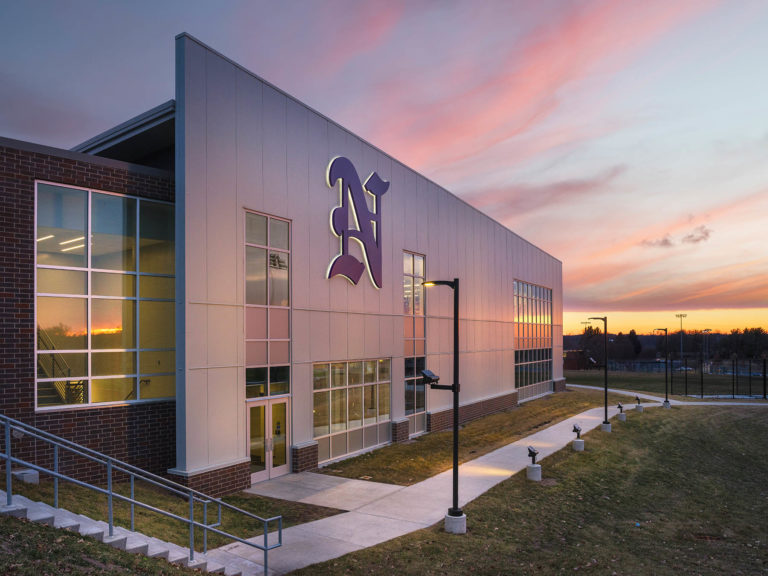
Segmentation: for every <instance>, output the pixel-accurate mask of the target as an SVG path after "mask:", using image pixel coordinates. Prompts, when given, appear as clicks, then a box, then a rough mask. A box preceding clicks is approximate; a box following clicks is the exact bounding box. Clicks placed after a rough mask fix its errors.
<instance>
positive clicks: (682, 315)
mask: <svg viewBox="0 0 768 576" xmlns="http://www.w3.org/2000/svg"><path fill="white" fill-rule="evenodd" d="M687 316H688V314H675V317H676V318H680V362H682V361H683V318H685V317H687Z"/></svg>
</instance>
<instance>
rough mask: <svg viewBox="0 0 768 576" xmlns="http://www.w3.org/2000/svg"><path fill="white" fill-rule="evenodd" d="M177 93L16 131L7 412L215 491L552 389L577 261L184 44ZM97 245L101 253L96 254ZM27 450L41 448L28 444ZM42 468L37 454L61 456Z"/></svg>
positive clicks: (3, 177)
mask: <svg viewBox="0 0 768 576" xmlns="http://www.w3.org/2000/svg"><path fill="white" fill-rule="evenodd" d="M176 51H177V52H176V97H175V100H174V101H171V102H168V103H166V104H164V105H161V106H159V107H157V108H155V109H153V110H150V111H148V112H147V113H145V114H142V115H141V116H139V117H137V118H134V119H132V120H129V121H128V122H126V123H124V124H122V125H120V126H118V127H116V128H114V129H113V130H110V131H108V132H106V133H104V134H101V135H99V136H96V137H95V138H92V139H91V140H89V141H87V142H85V143H83V144H82V145H80V146H78V147H76V148H75V149H74V150H72V151H65V150H59V149H53V148H48V147H45V146H40V145H36V144H28V143H23V142H18V141H12V140H7V139H0V187H2V199H0V205H1V206H2V210H3V215H4V216H3V226H2V243H3V248H4V249H3V255H2V256H1V257H0V274H2V278H3V284H4V289H3V291H2V293H0V306H2V317H0V338H2V339H3V342H4V345H3V347H2V352H1V354H2V358H1V359H0V364H2V366H3V368H2V374H3V380H2V386H3V392H2V397H1V399H0V410H2V412H3V413H6V414H8V415H10V416H13V417H16V418H20V419H23V420H25V421H28V422H31V423H34V424H36V425H37V426H39V427H42V428H44V429H46V430H49V431H51V432H53V433H57V434H60V435H63V436H65V437H68V438H70V439H72V440H74V441H77V442H82V443H85V444H86V445H89V446H91V447H93V448H94V449H97V450H101V451H104V452H107V453H109V454H110V455H114V456H115V457H117V458H122V459H126V460H128V461H130V462H132V463H136V464H137V465H140V466H145V467H148V468H150V469H151V470H153V471H156V472H161V473H169V474H170V475H171V476H172V477H174V478H175V479H178V480H179V481H181V482H183V483H186V484H188V485H191V486H194V487H196V488H199V489H202V490H206V491H209V492H212V493H223V492H226V491H230V490H234V489H237V488H241V487H244V486H246V485H248V484H249V483H250V482H255V481H260V480H263V479H267V478H270V477H275V476H278V475H281V474H285V473H289V472H291V471H293V472H297V471H302V470H307V469H312V468H315V467H317V466H318V465H322V464H323V463H325V462H329V461H333V460H334V459H338V458H343V457H346V456H348V455H350V454H354V453H358V452H360V451H364V450H368V449H372V448H374V447H376V446H380V445H383V444H387V443H390V442H399V441H403V440H406V439H407V438H408V437H409V436H412V435H416V434H420V433H423V432H427V431H432V430H439V429H444V428H447V427H450V425H451V421H452V396H451V393H450V392H447V391H437V390H428V389H427V388H426V387H425V385H424V383H423V381H422V379H421V378H420V371H421V370H422V369H424V368H427V367H428V368H429V369H430V370H432V371H433V372H435V373H437V374H439V375H440V376H441V380H442V381H443V382H451V381H452V379H453V375H452V374H451V370H452V351H453V342H452V334H453V332H452V322H453V308H452V302H453V296H452V293H451V290H450V289H449V288H446V287H435V288H430V289H429V290H428V291H429V294H428V295H427V294H426V292H425V288H424V287H423V286H422V282H423V281H424V280H425V279H433V280H435V279H452V278H454V277H456V278H460V280H461V301H460V319H461V337H460V348H461V384H462V387H461V410H460V418H461V419H462V420H468V419H471V418H475V417H479V416H481V415H484V414H488V413H491V412H494V411H498V410H502V409H505V408H508V407H511V406H514V405H516V404H517V403H518V402H520V401H523V400H525V399H529V398H532V397H536V396H538V395H541V394H545V393H549V392H552V391H554V390H557V389H558V388H559V387H560V386H562V385H563V383H564V381H563V378H562V361H561V359H562V356H563V354H562V266H561V263H560V262H559V261H558V260H557V259H555V258H554V257H552V256H550V255H549V254H547V253H545V252H544V251H542V250H541V249H539V248H537V247H536V246H533V245H532V244H530V243H529V242H527V241H525V240H524V239H522V238H520V237H519V236H517V235H515V234H514V233H513V232H511V231H509V230H508V229H506V228H504V227H503V226H502V225H500V224H498V223H497V222H495V221H494V220H492V219H491V218H489V217H488V216H486V215H484V214H482V213H480V212H479V211H477V210H475V209H474V208H472V207H471V206H469V205H468V204H466V203H465V202H463V201H462V200H460V199H459V198H457V197H455V196H453V195H451V194H450V193H449V192H447V191H446V190H444V189H443V188H441V187H440V186H438V185H437V184H435V183H433V182H431V181H429V180H428V179H427V178H425V177H423V176H421V175H419V174H417V173H416V172H414V171H413V170H411V169H409V168H408V167H407V166H405V165H403V164H402V163H400V162H398V161H397V160H395V159H393V158H391V157H390V156H388V155H386V154H385V153H384V152H382V151H380V150H378V149H377V148H375V147H374V146H372V145H371V144H369V143H367V142H365V141H364V140H362V139H361V138H359V137H357V136H355V135H354V134H352V133H350V132H349V131H347V130H345V129H344V128H342V127H341V126H339V125H337V124H336V123H334V122H333V121H332V120H330V119H328V118H326V117H324V116H322V115H321V114H319V113H317V112H315V111H314V110H312V109H310V108H308V107H307V106H305V105H304V104H302V103H301V102H299V101H297V100H296V99H294V98H292V97H290V96H289V95H287V94H285V93H283V92H281V91H280V90H279V89H277V88H275V87H274V86H272V85H270V84H269V83H267V82H265V81H264V80H262V79H260V78H259V77H257V76H255V75H254V74H252V73H250V72H249V71H247V70H245V69H243V68H242V67H241V66H239V65H238V64H236V63H234V62H232V61H230V60H228V59H227V58H225V57H223V56H222V55H220V54H218V53H216V52H215V51H213V50H212V49H210V48H208V47H207V46H205V45H203V44H201V43H200V42H199V41H197V40H196V39H194V38H192V37H190V36H188V35H186V34H182V35H180V36H179V37H177V39H176ZM86 239H90V242H88V241H87V240H86ZM32 449H33V448H30V449H29V450H32ZM39 457H41V458H43V457H44V455H40V456H39Z"/></svg>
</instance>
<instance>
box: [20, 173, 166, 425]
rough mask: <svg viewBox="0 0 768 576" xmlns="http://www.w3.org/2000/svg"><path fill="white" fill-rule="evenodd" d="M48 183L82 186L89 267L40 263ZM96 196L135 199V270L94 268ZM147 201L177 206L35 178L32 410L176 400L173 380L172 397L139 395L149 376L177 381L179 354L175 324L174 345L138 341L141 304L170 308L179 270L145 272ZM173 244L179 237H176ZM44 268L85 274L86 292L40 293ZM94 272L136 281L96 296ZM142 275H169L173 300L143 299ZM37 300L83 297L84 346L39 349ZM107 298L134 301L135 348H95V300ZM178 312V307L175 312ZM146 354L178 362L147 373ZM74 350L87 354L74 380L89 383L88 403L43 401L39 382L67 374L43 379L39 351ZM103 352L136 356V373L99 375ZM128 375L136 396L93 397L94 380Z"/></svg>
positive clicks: (86, 390) (58, 409)
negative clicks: (128, 290)
mask: <svg viewBox="0 0 768 576" xmlns="http://www.w3.org/2000/svg"><path fill="white" fill-rule="evenodd" d="M40 185H45V186H54V187H57V188H64V189H69V190H79V191H82V192H84V193H85V203H86V206H85V208H86V211H85V218H86V222H85V224H86V229H85V245H86V246H87V248H86V258H85V265H84V266H82V267H80V266H62V265H54V264H40V263H38V242H39V239H38V238H39V237H38V224H39V221H38V220H39V214H40V206H39V186H40ZM94 194H99V195H102V196H114V197H117V198H121V199H131V200H133V201H134V202H133V204H134V206H133V209H134V216H135V221H134V250H135V257H134V269H133V270H116V269H112V268H94V267H93V245H92V237H93V196H94ZM143 203H152V204H161V205H166V206H171V207H172V208H173V209H174V211H175V204H174V203H173V202H168V201H164V200H156V199H153V198H144V197H141V196H132V195H130V194H121V193H118V192H110V191H107V190H100V189H98V188H89V187H84V186H74V185H70V184H63V183H61V182H55V181H51V180H43V179H36V180H35V181H34V265H33V266H34V282H33V295H34V330H35V335H34V382H35V386H34V389H35V393H34V409H35V412H51V411H62V410H90V409H97V408H103V407H109V406H123V405H126V404H143V403H154V402H168V401H171V400H175V398H176V390H175V384H174V389H173V394H172V395H170V396H161V397H152V398H142V397H141V388H142V383H143V382H146V381H147V379H151V378H152V377H155V376H157V377H160V376H162V377H168V376H172V377H174V379H175V376H176V368H175V354H176V342H175V339H176V334H175V326H173V327H172V329H171V333H172V334H173V347H163V348H142V347H141V343H140V337H141V312H140V309H141V306H140V304H141V303H142V302H148V301H154V302H162V303H170V304H171V305H172V306H174V307H175V302H176V294H175V282H176V274H175V265H174V273H173V274H170V273H150V272H141V271H140V267H141V264H140V263H141V207H142V204H143ZM174 244H175V239H174ZM40 270H64V271H72V272H78V273H82V274H84V277H85V288H84V293H82V294H65V293H57V292H39V291H38V273H39V271H40ZM94 274H109V275H114V276H115V277H120V278H126V277H128V278H131V279H132V282H131V283H132V285H133V291H132V295H128V296H125V295H120V296H114V295H104V294H95V293H94V282H93V276H94ZM143 277H151V278H158V277H159V278H170V279H172V280H173V282H174V293H173V296H172V297H170V298H157V297H153V298H149V297H147V298H145V297H143V296H142V294H141V279H142V278H143ZM39 298H68V299H78V300H84V301H85V314H86V319H85V330H86V342H85V346H84V347H83V348H79V349H53V351H49V350H41V349H40V347H39V339H40V332H39V330H40V327H39V326H38V316H39V315H38V313H39V303H38V301H39ZM94 301H96V302H106V301H120V302H132V303H133V308H134V310H133V313H132V321H133V344H134V346H133V347H130V348H114V347H113V348H94V347H93V311H92V310H93V302H94ZM174 314H175V310H174ZM142 352H172V353H173V355H174V366H173V369H172V370H170V371H164V372H143V371H142V370H141V353H142ZM70 353H78V354H84V355H85V365H86V370H85V372H86V375H85V376H81V377H77V378H76V380H78V381H79V382H78V383H82V382H85V386H86V388H85V392H86V395H85V396H86V397H85V398H84V401H83V402H82V403H76V404H56V405H47V406H46V405H43V406H40V405H39V388H40V384H48V383H50V384H51V385H55V383H57V382H61V381H63V380H64V378H55V377H48V378H46V377H42V378H41V377H40V376H39V371H38V366H39V362H40V361H39V358H40V356H41V355H45V354H51V355H56V354H70ZM94 353H95V354H97V355H98V354H100V353H122V354H132V355H133V363H134V368H135V369H134V371H133V372H132V373H125V374H110V375H97V376H94V373H93V354H94ZM126 378H132V379H133V395H134V396H135V397H134V398H125V399H122V400H106V401H103V402H94V401H93V400H92V398H93V390H94V383H96V384H97V385H98V382H99V381H104V382H106V381H109V380H113V381H114V380H119V379H126Z"/></svg>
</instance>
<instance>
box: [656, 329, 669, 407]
mask: <svg viewBox="0 0 768 576" xmlns="http://www.w3.org/2000/svg"><path fill="white" fill-rule="evenodd" d="M657 330H658V331H659V332H664V408H669V380H668V378H667V373H668V372H669V370H668V369H667V360H668V359H669V331H668V330H667V329H666V328H654V329H653V331H654V332H656V331H657Z"/></svg>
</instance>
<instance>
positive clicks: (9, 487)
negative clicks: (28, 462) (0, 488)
mask: <svg viewBox="0 0 768 576" xmlns="http://www.w3.org/2000/svg"><path fill="white" fill-rule="evenodd" d="M12 478H13V475H12V474H11V423H10V422H9V421H8V420H6V421H5V503H6V505H8V506H10V505H11V503H12V501H13V495H12V491H13V480H12Z"/></svg>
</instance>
